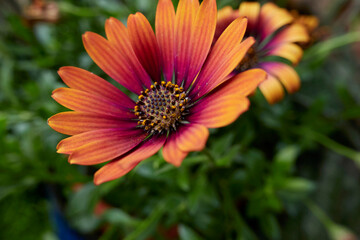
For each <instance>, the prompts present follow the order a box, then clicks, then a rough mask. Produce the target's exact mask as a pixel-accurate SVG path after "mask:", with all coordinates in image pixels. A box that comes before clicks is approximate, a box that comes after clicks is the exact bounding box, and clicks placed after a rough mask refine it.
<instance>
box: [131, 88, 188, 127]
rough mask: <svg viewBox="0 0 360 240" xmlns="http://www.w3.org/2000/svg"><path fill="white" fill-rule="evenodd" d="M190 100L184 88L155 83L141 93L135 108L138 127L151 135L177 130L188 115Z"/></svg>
mask: <svg viewBox="0 0 360 240" xmlns="http://www.w3.org/2000/svg"><path fill="white" fill-rule="evenodd" d="M188 105H189V98H188V97H186V93H185V92H184V89H183V88H182V87H179V86H178V85H176V84H173V83H171V82H167V83H165V82H161V83H160V84H159V83H154V85H151V87H150V88H149V89H146V90H145V91H143V92H141V95H140V96H139V100H138V101H137V102H136V106H135V108H134V111H135V115H136V116H137V117H138V126H139V127H141V128H144V130H145V131H146V132H149V133H165V132H168V131H170V130H176V127H177V126H178V125H179V124H180V123H181V122H182V121H184V117H185V115H186V114H187V112H188V111H187V107H188Z"/></svg>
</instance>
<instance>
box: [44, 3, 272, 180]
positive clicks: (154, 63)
mask: <svg viewBox="0 0 360 240" xmlns="http://www.w3.org/2000/svg"><path fill="white" fill-rule="evenodd" d="M216 14H217V9H216V2H215V0H204V1H203V2H202V4H201V6H199V2H198V1H194V0H180V2H179V5H178V8H177V12H176V14H175V10H174V7H173V4H172V2H171V0H160V1H159V3H158V6H157V12H156V22H155V28H156V34H154V32H153V30H152V28H151V26H150V23H149V22H148V21H147V19H146V18H145V17H144V16H143V15H142V14H141V13H136V14H135V15H130V16H129V18H128V22H127V27H125V26H124V25H123V24H122V23H121V22H120V21H118V20H116V19H114V18H110V19H108V20H107V21H106V24H105V31H106V37H107V39H105V38H103V37H101V36H99V35H98V34H95V33H92V32H87V33H85V34H84V35H83V42H84V46H85V49H86V51H87V52H88V54H89V55H90V57H91V58H92V59H93V60H94V61H95V63H96V64H97V65H98V66H99V67H100V68H101V69H102V70H103V71H104V72H105V73H107V74H108V75H109V76H110V77H111V78H113V79H114V80H116V81H117V82H118V83H120V84H121V85H122V86H124V87H125V88H127V89H128V90H130V91H131V92H133V93H134V94H135V95H137V101H136V102H135V101H133V100H132V99H131V98H130V97H128V96H127V95H125V94H124V93H123V92H121V91H120V90H119V89H118V88H116V87H115V86H113V85H112V84H110V83H109V82H107V81H105V80H104V79H102V78H100V77H98V76H96V75H94V74H92V73H90V72H88V71H86V70H82V69H79V68H75V67H63V68H61V69H60V70H59V75H60V76H61V78H62V80H63V81H64V82H65V84H67V85H68V86H69V88H59V89H56V90H55V91H54V92H53V95H52V97H53V98H54V99H55V100H56V101H57V102H58V103H60V104H62V105H63V106H65V107H67V108H69V109H71V110H74V111H70V112H63V113H59V114H56V115H54V116H53V117H51V118H50V119H49V121H48V122H49V125H50V126H51V127H52V128H53V129H55V130H56V131H58V132H61V133H64V134H67V135H73V136H71V137H68V138H66V139H64V140H62V141H61V142H60V143H59V144H58V146H57V151H58V152H59V153H64V154H69V155H70V156H69V162H70V163H74V164H80V165H93V164H99V163H104V162H107V161H110V162H109V163H107V164H106V165H104V166H103V167H101V168H100V169H99V170H98V171H97V172H96V173H95V178H94V182H95V184H100V183H103V182H106V181H110V180H112V179H115V178H118V177H121V176H123V175H124V174H126V173H127V172H129V171H130V170H131V169H133V168H134V167H135V166H136V165H137V164H138V163H139V162H141V161H142V160H144V159H146V158H148V157H150V156H151V155H153V154H155V153H156V152H157V151H158V150H159V149H160V148H161V147H163V150H162V152H163V156H164V159H165V160H166V161H167V162H169V163H172V164H173V165H175V166H179V165H180V164H181V162H182V160H183V159H184V158H185V157H186V155H187V154H188V153H189V152H191V151H199V150H202V149H203V148H204V146H205V143H206V141H207V138H208V135H209V131H208V128H218V127H222V126H225V125H227V124H229V123H231V122H233V121H234V120H235V119H236V118H237V117H238V116H239V115H240V114H241V113H243V112H244V111H246V110H247V109H248V107H249V100H248V99H247V97H246V96H247V95H249V94H250V93H251V92H252V91H254V90H255V89H256V87H257V85H258V84H259V83H260V82H261V81H263V80H264V79H265V76H266V73H265V72H264V71H262V70H261V69H253V70H250V71H246V72H243V73H241V74H238V75H236V76H235V77H233V78H232V79H230V80H228V77H227V76H228V75H229V74H230V72H232V71H233V69H234V68H235V67H236V66H237V65H238V63H239V61H241V59H242V58H243V57H244V55H245V54H246V52H247V50H248V49H249V48H250V47H251V45H252V44H253V43H254V39H253V38H248V39H246V40H245V41H243V42H241V40H242V38H243V35H244V33H245V30H246V24H247V20H246V19H242V18H238V19H236V20H235V21H233V22H232V23H231V24H230V25H229V26H228V28H227V29H226V30H225V31H224V32H223V34H222V35H221V36H220V37H219V38H218V40H217V42H216V43H215V45H214V46H213V47H212V49H211V51H210V47H211V45H212V42H213V36H214V32H215V28H216Z"/></svg>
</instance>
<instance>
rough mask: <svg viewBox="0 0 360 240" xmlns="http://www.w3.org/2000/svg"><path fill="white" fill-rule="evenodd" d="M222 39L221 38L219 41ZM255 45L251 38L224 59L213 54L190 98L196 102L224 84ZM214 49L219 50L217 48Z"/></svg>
mask: <svg viewBox="0 0 360 240" xmlns="http://www.w3.org/2000/svg"><path fill="white" fill-rule="evenodd" d="M220 39H221V37H220V38H219V40H220ZM254 43H255V40H254V39H253V38H252V37H249V38H247V39H246V40H245V41H243V42H242V43H240V44H237V45H236V46H235V47H234V48H233V49H232V50H231V52H229V53H228V54H226V55H225V56H224V57H223V58H220V57H219V56H218V57H217V56H216V55H215V54H214V55H211V54H212V52H211V53H210V56H209V58H208V60H207V61H206V62H205V65H204V68H203V70H202V71H201V72H200V74H199V76H198V80H197V82H196V86H195V87H194V88H193V89H192V91H191V95H190V97H191V98H192V99H194V100H196V99H199V98H200V97H202V96H204V95H205V94H207V93H208V92H210V91H211V90H212V89H214V88H215V87H217V86H219V85H220V84H221V83H223V82H224V81H225V80H226V79H227V76H228V75H229V74H230V73H231V72H232V71H233V70H234V69H235V67H236V66H237V65H238V64H239V63H240V62H241V60H242V59H243V57H244V56H245V54H246V53H247V51H248V50H249V48H250V47H251V46H252V45H253V44H254ZM214 49H215V50H217V49H216V48H215V46H214ZM220 54H221V53H220Z"/></svg>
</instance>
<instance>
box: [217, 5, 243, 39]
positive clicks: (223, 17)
mask: <svg viewBox="0 0 360 240" xmlns="http://www.w3.org/2000/svg"><path fill="white" fill-rule="evenodd" d="M237 18H239V11H237V10H234V9H232V7H229V6H227V7H224V8H222V9H220V10H219V11H218V14H217V23H216V30H215V35H214V42H216V40H217V39H218V38H219V37H220V35H221V34H222V33H223V32H224V31H225V29H226V28H227V27H228V26H229V25H230V24H231V23H232V22H233V21H234V20H235V19H237Z"/></svg>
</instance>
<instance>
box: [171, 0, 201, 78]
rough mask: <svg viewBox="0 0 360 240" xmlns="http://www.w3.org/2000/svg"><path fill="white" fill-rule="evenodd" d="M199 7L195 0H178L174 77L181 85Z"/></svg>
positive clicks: (187, 63) (185, 73)
mask: <svg viewBox="0 0 360 240" xmlns="http://www.w3.org/2000/svg"><path fill="white" fill-rule="evenodd" d="M198 9H199V1H197V0H180V1H179V4H178V7H177V10H176V17H175V79H176V82H177V84H179V85H181V83H182V82H183V81H184V79H185V77H186V76H187V72H188V69H189V62H190V56H191V37H192V34H193V29H194V21H195V18H196V14H197V11H198Z"/></svg>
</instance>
